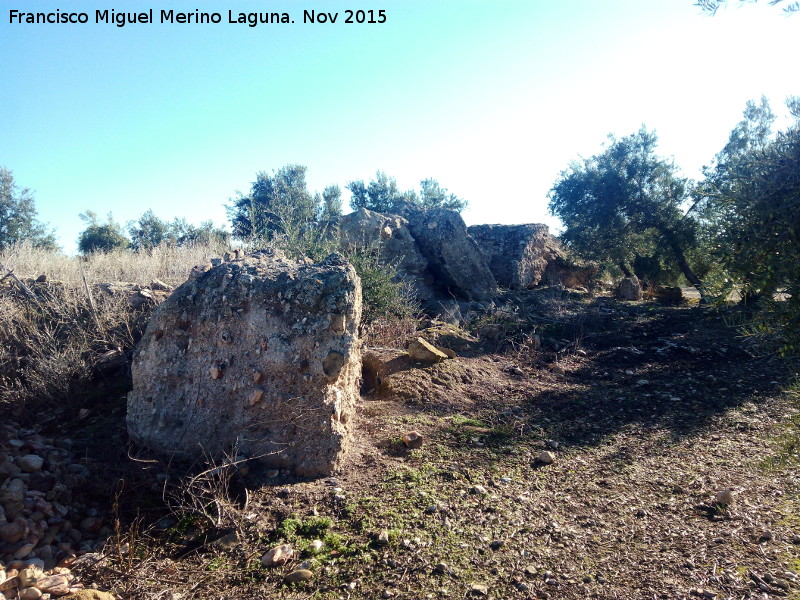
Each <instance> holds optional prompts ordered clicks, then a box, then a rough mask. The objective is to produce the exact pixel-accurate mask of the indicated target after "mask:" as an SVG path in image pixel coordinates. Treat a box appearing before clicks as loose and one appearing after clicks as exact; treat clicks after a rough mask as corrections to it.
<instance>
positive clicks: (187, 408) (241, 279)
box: [127, 250, 361, 476]
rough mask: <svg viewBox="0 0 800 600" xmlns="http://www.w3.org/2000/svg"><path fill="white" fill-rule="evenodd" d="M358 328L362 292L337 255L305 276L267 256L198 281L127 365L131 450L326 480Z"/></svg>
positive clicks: (173, 301)
mask: <svg viewBox="0 0 800 600" xmlns="http://www.w3.org/2000/svg"><path fill="white" fill-rule="evenodd" d="M360 317H361V284H360V281H359V279H358V276H357V275H356V273H355V271H354V269H353V268H352V266H350V265H349V264H347V262H346V261H344V260H343V259H342V258H341V257H340V256H338V255H335V254H334V255H331V256H329V257H328V258H327V259H326V260H325V261H323V262H322V263H320V264H310V261H299V262H295V261H291V260H288V259H286V258H285V257H284V256H283V254H282V253H281V252H279V251H277V250H271V251H267V252H262V253H258V254H255V255H253V256H250V257H246V258H242V259H237V260H233V261H231V262H224V263H222V264H220V265H218V266H216V267H214V268H211V269H208V270H206V268H205V267H204V268H201V269H196V270H195V271H193V276H192V278H191V279H190V280H189V281H187V282H186V283H184V284H183V285H181V286H180V287H179V288H178V289H177V290H175V292H174V293H173V294H172V295H171V296H170V297H169V298H168V299H167V300H166V301H165V302H164V303H163V304H161V305H160V306H159V307H158V308H157V309H156V311H155V313H154V315H153V317H152V318H151V320H150V323H149V324H148V326H147V330H146V331H145V334H144V337H143V338H142V341H141V342H140V344H139V346H138V348H137V350H136V353H135V355H134V359H133V364H132V374H133V390H132V391H131V393H130V394H129V395H128V417H127V419H128V431H129V434H130V436H131V438H132V439H133V440H134V441H135V442H137V443H140V444H142V445H144V446H146V447H148V448H150V449H151V450H153V451H155V452H157V453H160V454H164V455H169V456H173V455H174V456H177V457H184V458H190V459H203V458H210V459H213V460H219V459H220V458H222V457H223V456H238V457H241V458H245V459H252V460H257V461H259V462H261V463H264V464H266V465H269V466H272V467H277V468H283V469H291V470H292V471H294V472H295V473H296V474H298V475H301V476H319V475H325V474H329V473H331V472H332V471H334V470H335V469H336V468H337V467H338V466H339V465H340V462H341V460H342V458H343V456H344V454H345V453H346V450H347V448H348V439H349V435H348V434H349V431H350V422H351V417H352V415H353V411H354V407H355V403H356V399H357V397H358V381H359V376H360V372H361V354H360V345H359V340H358V337H357V330H358V325H359V321H360Z"/></svg>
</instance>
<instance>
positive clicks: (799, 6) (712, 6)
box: [695, 0, 800, 15]
mask: <svg viewBox="0 0 800 600" xmlns="http://www.w3.org/2000/svg"><path fill="white" fill-rule="evenodd" d="M757 1H758V0H739V2H747V3H753V2H757ZM726 4H728V0H697V2H695V6H698V7H699V8H700V9H701V10H702V11H703V12H704V13H706V14H709V15H715V14H717V11H718V10H719V9H720V8H721V7H723V6H725V5H726ZM767 4H769V5H770V6H778V5H779V6H781V7H782V8H783V11H784V12H785V13H786V14H791V13H794V12H798V11H800V2H786V1H785V0H769V1H768V2H767Z"/></svg>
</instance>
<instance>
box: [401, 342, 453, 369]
mask: <svg viewBox="0 0 800 600" xmlns="http://www.w3.org/2000/svg"><path fill="white" fill-rule="evenodd" d="M408 356H409V357H410V358H411V360H413V361H416V362H421V363H425V364H434V363H437V362H441V361H443V360H446V359H447V358H448V356H447V354H445V353H444V352H442V351H441V350H437V349H436V347H435V346H433V345H431V344H429V343H428V342H426V341H425V340H424V339H422V338H421V337H417V338H414V339H413V340H411V342H410V343H409V344H408Z"/></svg>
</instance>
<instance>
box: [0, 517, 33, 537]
mask: <svg viewBox="0 0 800 600" xmlns="http://www.w3.org/2000/svg"><path fill="white" fill-rule="evenodd" d="M27 532H28V522H27V521H26V520H25V519H23V518H21V517H18V518H16V519H14V520H13V521H11V522H10V523H4V524H3V525H0V541H3V542H5V543H6V544H16V543H17V542H18V541H20V540H21V539H22V538H24V537H25V534H27Z"/></svg>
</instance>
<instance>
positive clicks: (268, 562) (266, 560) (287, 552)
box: [261, 544, 294, 567]
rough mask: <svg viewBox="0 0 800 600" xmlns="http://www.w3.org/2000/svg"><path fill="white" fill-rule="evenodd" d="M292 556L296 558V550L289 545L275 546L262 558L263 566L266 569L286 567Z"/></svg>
mask: <svg viewBox="0 0 800 600" xmlns="http://www.w3.org/2000/svg"><path fill="white" fill-rule="evenodd" d="M292 556H294V550H293V549H292V547H291V546H290V545H289V544H283V545H281V546H275V547H274V548H272V549H271V550H269V551H268V552H267V553H266V554H265V555H264V556H262V557H261V565H262V566H264V567H278V566H280V565H285V564H286V563H287V562H289V559H290V558H292Z"/></svg>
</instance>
